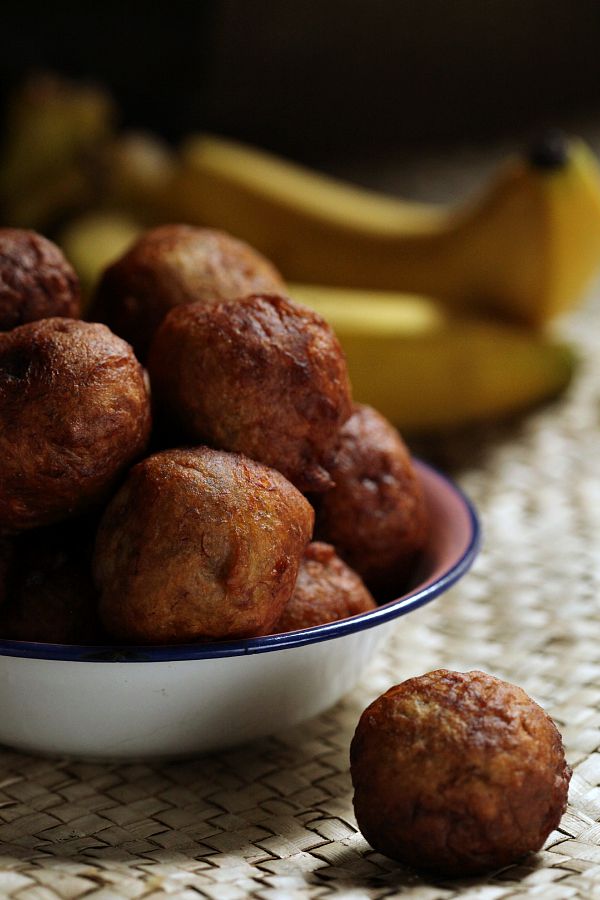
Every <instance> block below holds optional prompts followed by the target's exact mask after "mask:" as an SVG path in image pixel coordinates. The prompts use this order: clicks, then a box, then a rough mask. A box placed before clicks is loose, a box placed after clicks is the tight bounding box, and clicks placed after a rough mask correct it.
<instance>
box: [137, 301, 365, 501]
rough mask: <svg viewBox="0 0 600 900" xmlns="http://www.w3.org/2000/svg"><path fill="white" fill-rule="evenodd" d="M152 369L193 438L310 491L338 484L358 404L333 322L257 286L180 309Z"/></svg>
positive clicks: (166, 407)
mask: <svg viewBox="0 0 600 900" xmlns="http://www.w3.org/2000/svg"><path fill="white" fill-rule="evenodd" d="M148 369H149V372H150V378H151V381H152V388H153V391H154V395H155V399H156V401H157V406H158V410H159V413H162V416H163V417H171V418H173V419H174V420H175V423H176V424H177V425H178V426H179V427H181V428H183V429H184V430H185V432H186V434H187V436H188V438H189V439H190V440H195V441H197V442H206V443H207V444H210V445H211V446H213V447H220V448H222V449H224V450H231V451H235V452H238V453H243V454H245V455H246V456H249V457H251V458H252V459H257V460H260V462H263V463H265V464H266V465H268V466H272V467H273V468H275V469H278V470H279V471H280V472H282V473H283V474H284V475H285V476H286V477H287V478H289V480H290V481H291V482H292V483H293V484H295V485H296V487H298V488H299V489H300V490H302V491H321V490H326V489H327V488H328V487H330V486H331V478H330V476H329V475H328V473H327V471H326V468H325V467H326V466H327V464H328V463H330V462H331V459H332V453H333V449H334V445H335V443H336V440H337V434H338V430H339V428H340V426H341V424H342V423H343V422H344V421H345V420H346V419H347V418H348V416H349V415H350V411H351V391H350V382H349V380H348V372H347V369H346V360H345V358H344V355H343V353H342V350H341V348H340V345H339V343H338V340H337V338H336V337H335V335H334V333H333V331H332V330H331V328H330V326H329V325H328V324H327V323H326V322H325V320H324V319H322V318H321V317H320V316H319V315H317V314H316V313H313V312H311V310H309V309H306V308H305V307H302V306H299V305H298V304H296V303H293V302H292V301H291V300H288V299H286V298H285V297H280V296H275V295H265V296H263V295H255V296H251V297H245V298H243V299H240V300H235V301H223V302H220V303H211V304H205V303H192V304H190V305H188V306H180V307H177V308H176V309H173V310H172V311H171V312H170V313H169V315H168V316H167V317H166V319H165V320H164V322H163V323H162V325H161V326H160V328H159V329H158V331H157V333H156V336H155V338H154V341H153V343H152V348H151V351H150V355H149V358H148Z"/></svg>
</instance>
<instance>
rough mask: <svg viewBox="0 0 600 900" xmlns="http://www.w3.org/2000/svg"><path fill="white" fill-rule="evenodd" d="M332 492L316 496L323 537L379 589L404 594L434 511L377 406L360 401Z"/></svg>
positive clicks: (342, 438)
mask: <svg viewBox="0 0 600 900" xmlns="http://www.w3.org/2000/svg"><path fill="white" fill-rule="evenodd" d="M329 473H330V475H331V477H332V479H333V481H334V482H335V487H334V488H333V490H331V491H329V492H328V493H327V494H324V495H323V496H322V497H320V498H319V499H318V501H317V522H316V527H315V533H316V536H317V537H318V538H319V540H323V541H327V542H328V543H330V544H333V545H334V547H335V549H336V551H337V553H338V554H339V555H340V556H341V557H342V559H343V560H345V562H347V563H348V565H349V566H351V567H352V568H353V569H354V570H355V571H356V572H358V573H359V575H361V577H362V578H363V579H364V581H365V582H366V584H367V585H368V586H369V587H370V588H371V590H372V591H374V592H376V593H379V594H382V595H383V596H387V595H388V594H393V595H394V596H398V594H399V593H400V592H401V590H402V588H403V586H404V583H405V580H406V578H407V575H408V574H409V572H410V568H411V566H412V564H413V562H414V559H415V556H416V554H417V552H418V551H419V550H420V549H421V548H422V547H423V545H424V544H425V540H426V538H427V525H428V523H427V511H426V508H425V501H424V497H423V492H422V489H421V485H420V483H419V480H418V478H417V475H416V473H415V470H414V467H413V464H412V460H411V457H410V453H409V451H408V449H407V447H406V446H405V444H404V442H403V441H402V439H401V438H400V435H399V434H398V432H397V431H396V429H395V428H394V427H393V426H392V425H391V424H390V423H389V422H388V421H387V419H385V418H384V417H383V416H382V415H380V414H379V413H378V412H376V411H375V410H374V409H372V408H371V407H370V406H362V405H359V404H357V405H355V407H354V412H353V413H352V415H351V416H350V418H349V419H348V420H347V422H345V423H344V425H343V426H342V428H341V430H340V433H339V439H338V444H337V454H336V457H335V460H334V462H333V463H332V464H331V465H330V466H329Z"/></svg>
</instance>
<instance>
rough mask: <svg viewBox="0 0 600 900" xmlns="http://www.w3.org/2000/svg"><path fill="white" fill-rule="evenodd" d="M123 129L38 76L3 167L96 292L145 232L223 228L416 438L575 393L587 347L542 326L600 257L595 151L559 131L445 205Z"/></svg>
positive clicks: (250, 154) (10, 184)
mask: <svg viewBox="0 0 600 900" xmlns="http://www.w3.org/2000/svg"><path fill="white" fill-rule="evenodd" d="M113 119H114V111H113V106H112V103H111V101H110V98H108V97H107V96H106V94H105V93H104V92H103V91H101V90H98V89H92V88H85V87H81V86H79V85H70V84H69V83H66V82H64V81H62V80H60V79H59V80H57V79H54V81H53V80H52V79H50V81H46V82H45V83H44V82H42V83H41V84H38V85H37V86H36V83H33V82H32V83H31V84H30V85H29V86H27V88H26V89H24V90H23V91H22V92H21V94H20V95H19V96H17V98H16V100H15V102H14V104H13V106H12V112H11V117H10V119H9V129H8V132H9V140H8V144H7V145H6V146H5V149H4V157H3V162H2V163H1V164H0V173H1V174H0V202H1V204H2V211H3V218H4V221H5V223H6V224H12V225H21V226H25V227H34V228H41V229H42V230H46V231H47V230H48V228H49V227H51V226H54V227H56V226H57V225H58V226H60V230H59V234H58V238H59V242H61V243H62V245H63V247H64V249H65V251H66V253H67V255H68V256H69V257H70V258H71V260H72V262H73V264H74V265H75V268H76V269H78V271H79V273H80V275H81V277H82V281H83V283H84V288H85V290H86V293H89V292H90V291H91V290H92V288H93V285H94V283H95V281H96V280H97V277H98V275H99V274H100V272H101V271H102V269H103V268H104V266H105V265H106V264H108V263H109V262H111V261H112V260H113V259H115V258H116V257H117V256H118V255H120V253H121V252H123V250H124V249H125V247H126V246H127V244H128V243H130V242H131V241H132V240H133V239H134V237H135V236H136V235H137V234H138V233H139V232H140V231H142V230H143V229H144V228H145V227H148V226H149V225H154V224H159V223H160V222H166V221H180V222H189V223H191V224H199V225H206V226H209V227H217V228H222V229H225V230H227V231H229V232H231V233H232V234H234V235H235V236H237V237H241V238H243V239H246V240H247V241H248V242H249V243H250V244H252V245H253V246H254V247H256V248H257V249H259V250H261V251H262V252H263V253H264V254H265V255H266V256H268V257H270V258H271V259H272V260H273V261H274V262H275V263H276V264H277V265H278V267H279V268H280V269H281V271H282V273H283V275H284V276H285V277H286V278H288V279H290V280H291V282H292V283H291V284H290V294H291V296H292V297H294V298H296V299H297V300H299V301H301V302H304V303H306V304H307V305H309V306H312V307H314V308H315V309H317V310H318V311H320V312H321V313H322V314H323V315H324V316H325V317H326V318H327V319H329V321H330V322H331V323H332V325H333V327H334V328H335V330H336V331H337V333H338V335H339V337H340V339H341V342H342V345H343V346H344V349H345V351H346V355H347V358H348V363H349V367H350V374H351V378H352V382H353V386H354V393H355V397H356V399H357V400H359V401H363V402H367V403H371V404H372V405H373V406H376V407H377V408H378V409H380V410H381V412H383V413H384V414H385V415H387V416H388V417H389V418H390V419H392V420H393V421H394V422H395V423H396V424H397V425H398V426H399V427H400V428H402V429H404V430H406V431H407V432H416V431H432V430H435V429H441V428H445V427H447V426H455V425H461V424H465V423H469V422H473V421H478V420H481V419H490V418H494V417H497V416H501V415H505V414H508V413H512V412H517V411H520V410H523V409H525V408H527V407H528V406H531V405H533V404H534V403H536V402H538V401H541V400H544V399H546V398H549V397H551V396H553V395H554V394H556V393H558V392H559V391H560V390H561V389H562V388H564V386H565V385H566V384H567V383H568V382H569V380H570V377H571V375H572V372H573V370H574V365H575V361H574V356H573V353H572V352H571V351H570V349H569V348H568V347H566V346H564V345H563V344H560V343H558V342H555V341H553V340H552V338H551V337H549V336H547V335H546V334H545V333H544V332H543V330H542V326H543V325H544V324H545V323H547V322H548V321H549V320H550V319H551V318H552V317H553V316H555V315H556V314H558V313H560V312H561V311H563V310H566V309H568V308H569V307H571V306H572V305H573V304H574V303H575V302H576V301H577V299H578V298H579V297H580V296H581V293H582V291H583V289H584V287H585V285H586V283H587V281H588V279H589V278H590V276H591V274H592V273H593V271H594V269H595V268H596V266H597V264H598V263H599V262H600V176H599V174H598V166H597V163H596V160H595V157H594V156H593V154H592V153H591V152H590V151H589V150H588V149H587V147H586V146H585V145H584V144H582V143H581V142H579V141H567V140H566V139H564V138H561V137H560V136H554V137H553V138H552V139H551V140H546V141H545V142H543V143H542V144H540V145H538V146H537V147H536V148H534V149H533V150H532V151H531V152H530V153H529V154H528V155H527V156H523V157H516V158H513V159H509V160H507V161H506V163H505V165H504V166H502V167H501V168H500V169H499V171H498V172H497V173H496V175H495V177H494V178H493V179H491V180H490V182H489V183H488V184H487V186H486V187H485V189H484V191H483V192H482V194H481V195H480V197H479V198H478V199H477V198H476V199H475V200H473V201H472V202H471V203H468V204H464V205H462V206H458V207H436V206H430V205H426V204H417V203H406V202H403V201H400V200H397V199H394V198H390V197H384V196H379V195H376V194H372V193H369V192H367V191H363V190H360V189H358V188H355V187H352V186H350V185H346V184H343V183H340V182H336V181H334V180H332V179H330V178H327V177H325V176H322V175H319V174H317V173H314V172H311V171H309V170H306V169H303V168H301V167H299V166H296V165H293V164H291V163H288V162H286V161H283V160H280V159H277V158H275V157H272V156H270V155H268V154H266V153H263V152H261V151H259V150H255V149H253V148H249V147H245V146H242V145H239V144H234V143H232V142H230V141H227V140H224V139H222V138H218V137H211V136H199V137H198V136H196V137H191V138H189V139H188V140H187V141H186V142H185V143H184V146H183V147H182V148H181V151H180V153H179V154H175V153H174V152H173V151H171V150H169V149H168V148H166V147H165V146H164V145H163V144H161V142H160V141H159V140H157V139H156V138H154V137H153V136H152V135H128V134H119V133H116V132H115V131H114V128H113V124H112V122H113ZM296 282H305V283H304V284H302V283H296Z"/></svg>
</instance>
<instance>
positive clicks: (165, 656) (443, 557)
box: [0, 460, 480, 663]
mask: <svg viewBox="0 0 600 900" xmlns="http://www.w3.org/2000/svg"><path fill="white" fill-rule="evenodd" d="M415 465H416V467H417V471H418V473H419V477H420V479H421V482H422V485H423V489H424V492H425V498H426V502H427V506H428V509H429V513H430V522H431V525H430V532H429V538H428V541H427V544H426V546H425V548H424V550H423V551H422V553H421V555H420V558H419V561H418V563H417V565H416V567H415V570H414V573H413V577H412V579H411V582H410V585H409V586H408V587H407V588H406V589H405V591H404V593H403V594H402V595H401V596H400V597H398V598H397V599H395V600H390V601H388V602H387V603H383V604H382V605H381V606H379V607H378V608H377V609H375V610H371V611H369V612H366V613H361V614H359V615H357V616H351V617H350V618H347V619H342V620H340V621H338V622H330V623H328V624H325V625H315V626H313V627H312V628H305V629H302V630H300V631H292V632H288V633H284V634H275V635H268V636H266V637H258V638H249V639H246V640H238V641H213V642H210V643H195V644H176V645H173V644H171V645H160V646H150V645H146V646H141V645H139V646H138V645H136V646H133V645H83V644H41V643H34V642H27V641H7V640H0V655H4V656H18V657H29V658H35V659H61V660H72V661H82V662H99V663H101V662H103V663H106V662H171V661H177V660H186V659H217V658H221V657H226V656H243V655H248V654H253V653H266V652H271V651H274V650H278V649H284V648H287V647H296V646H300V645H302V644H309V643H316V642H319V641H324V640H330V639H332V638H336V637H342V636H343V635H345V634H350V633H352V632H355V631H361V630H363V629H367V628H373V627H375V626H377V625H379V624H382V623H383V622H387V621H389V620H390V619H393V618H396V617H398V616H402V615H406V613H408V612H410V611H411V610H413V609H416V608H417V607H419V606H422V605H423V604H424V603H428V602H429V601H430V600H433V599H434V598H435V597H437V596H438V595H439V594H441V593H443V592H444V591H446V590H447V589H448V588H449V587H451V585H453V584H454V583H455V582H456V581H458V579H459V578H461V577H462V576H463V575H464V574H465V572H466V571H467V570H468V569H469V568H470V566H471V565H472V563H473V560H474V559H475V557H476V555H477V551H478V549H479V542H480V528H479V522H478V519H477V514H476V512H475V509H474V507H473V505H472V504H471V502H470V501H469V500H468V498H467V497H466V496H465V495H464V494H463V493H462V491H460V489H459V488H457V486H456V485H455V484H454V483H453V482H452V481H450V479H448V478H447V477H445V476H444V475H442V474H440V473H439V472H437V471H436V470H435V469H433V468H432V467H431V466H429V465H427V464H426V463H423V462H421V461H419V460H416V461H415Z"/></svg>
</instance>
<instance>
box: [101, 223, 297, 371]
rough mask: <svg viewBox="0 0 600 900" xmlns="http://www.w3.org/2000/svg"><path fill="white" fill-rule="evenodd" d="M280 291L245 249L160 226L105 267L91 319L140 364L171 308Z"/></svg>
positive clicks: (187, 229) (259, 259) (220, 237)
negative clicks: (108, 329)
mask: <svg viewBox="0 0 600 900" xmlns="http://www.w3.org/2000/svg"><path fill="white" fill-rule="evenodd" d="M283 289H284V283H283V280H282V278H281V276H280V274H279V272H277V270H276V269H275V268H274V266H272V265H271V263H270V262H268V260H266V259H265V258H264V256H261V255H260V253H258V252H257V251H256V250H253V249H252V247H249V246H248V244H244V243H243V242H242V241H238V240H236V238H233V237H231V236H230V235H228V234H225V233H223V232H221V231H214V230H212V229H210V228H195V227H193V226H191V225H161V226H160V227H159V228H154V229H152V230H151V231H148V232H146V233H145V234H144V235H142V237H141V238H140V239H139V240H138V241H136V243H135V244H134V245H133V246H132V247H131V248H130V249H129V250H128V251H127V252H126V253H125V254H124V256H122V257H121V259H119V260H117V262H115V263H113V264H112V265H111V266H109V267H108V269H107V270H106V271H105V273H104V275H103V276H102V279H101V281H100V284H99V286H98V290H97V292H96V296H95V298H94V300H93V302H92V307H91V310H90V315H89V318H90V319H93V320H97V321H100V322H106V324H107V325H109V326H110V327H111V328H112V329H113V331H115V332H116V333H117V334H119V335H121V337H124V338H125V339H126V340H128V341H130V343H131V344H133V346H134V348H135V351H136V353H137V355H138V357H139V358H140V359H142V360H143V359H145V357H146V354H147V352H148V348H149V346H150V341H151V339H152V336H153V334H154V332H155V331H156V329H157V328H158V326H159V325H160V323H161V322H162V320H163V319H164V317H165V316H166V314H167V313H168V312H169V310H171V309H173V307H174V306H180V305H181V304H185V303H194V302H197V301H204V302H206V301H212V300H235V299H236V297H245V296H247V295H248V294H255V293H261V292H263V291H265V292H276V293H278V292H281V291H282V290H283Z"/></svg>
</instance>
